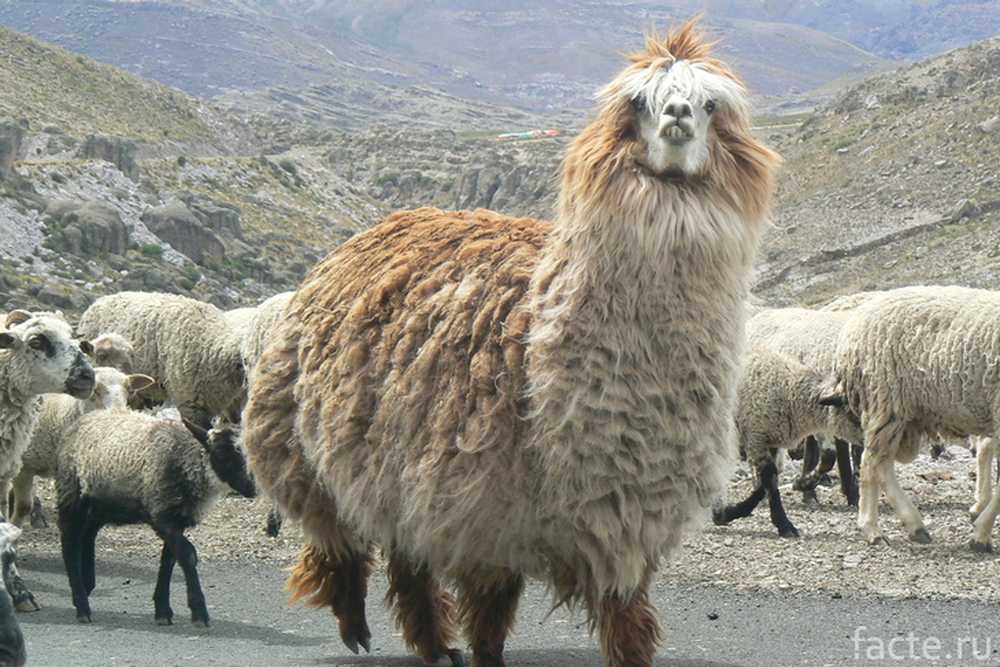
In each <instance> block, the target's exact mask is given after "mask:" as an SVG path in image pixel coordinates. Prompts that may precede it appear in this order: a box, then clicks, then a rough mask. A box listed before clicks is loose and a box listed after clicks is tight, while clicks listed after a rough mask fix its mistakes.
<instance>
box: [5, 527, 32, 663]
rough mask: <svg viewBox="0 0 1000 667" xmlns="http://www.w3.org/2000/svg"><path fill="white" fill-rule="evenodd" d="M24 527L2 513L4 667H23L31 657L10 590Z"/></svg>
mask: <svg viewBox="0 0 1000 667" xmlns="http://www.w3.org/2000/svg"><path fill="white" fill-rule="evenodd" d="M20 537H21V529H20V528H18V527H17V526H15V525H13V524H11V523H8V522H7V520H6V519H4V518H3V517H2V516H0V574H2V576H0V667H21V666H22V665H24V663H26V662H27V661H28V653H27V650H26V649H25V646H24V635H23V634H22V633H21V625H20V624H19V623H18V622H17V615H16V614H15V613H14V605H13V604H11V595H10V593H9V591H10V586H11V584H10V583H8V582H11V581H12V579H13V578H14V577H15V574H16V572H17V570H16V568H15V563H16V562H17V548H16V545H17V541H18V539H19V538H20Z"/></svg>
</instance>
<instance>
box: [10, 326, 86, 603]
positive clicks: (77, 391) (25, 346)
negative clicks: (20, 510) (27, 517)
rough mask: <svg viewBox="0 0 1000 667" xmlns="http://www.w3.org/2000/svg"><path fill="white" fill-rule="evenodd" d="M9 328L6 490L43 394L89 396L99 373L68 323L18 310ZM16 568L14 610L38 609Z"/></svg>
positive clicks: (83, 344) (12, 589)
mask: <svg viewBox="0 0 1000 667" xmlns="http://www.w3.org/2000/svg"><path fill="white" fill-rule="evenodd" d="M5 325H6V329H5V330H4V331H0V486H2V487H3V488H4V489H5V488H6V485H7V484H9V483H10V481H11V480H12V479H13V478H14V477H15V476H16V475H17V473H18V471H19V470H20V468H21V457H22V455H23V454H24V450H25V449H26V448H27V446H28V442H29V441H30V439H31V431H32V429H33V428H34V426H35V422H36V421H37V419H38V414H39V410H40V405H39V403H40V401H39V400H38V396H39V395H40V394H45V393H56V392H64V393H67V394H69V395H71V396H74V397H77V398H85V397H87V396H89V395H90V393H91V392H92V391H93V390H94V369H93V368H92V367H91V365H90V362H89V361H87V358H86V356H85V353H89V352H91V351H92V350H91V348H90V343H89V342H87V341H77V340H75V339H74V337H73V331H72V329H71V328H70V326H69V324H67V323H66V322H65V321H64V320H60V319H58V318H56V317H52V316H47V315H46V316H33V315H32V314H31V313H28V312H26V311H23V310H15V311H13V312H11V313H9V314H8V315H7V318H6V321H5ZM3 499H6V492H4V495H3ZM12 567H13V576H12V578H11V579H10V580H9V581H8V584H9V585H8V591H9V592H10V593H11V595H12V596H13V598H14V604H15V606H16V607H17V608H18V609H19V610H22V611H28V610H32V609H37V608H38V605H37V604H36V603H35V600H34V596H32V595H31V593H30V592H29V591H28V589H27V588H26V587H25V586H24V583H23V582H22V581H21V578H20V576H19V575H18V574H17V568H16V566H12Z"/></svg>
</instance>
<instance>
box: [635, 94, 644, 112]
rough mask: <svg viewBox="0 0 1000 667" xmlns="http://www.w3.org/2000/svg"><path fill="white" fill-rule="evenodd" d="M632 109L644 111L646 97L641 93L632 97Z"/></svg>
mask: <svg viewBox="0 0 1000 667" xmlns="http://www.w3.org/2000/svg"><path fill="white" fill-rule="evenodd" d="M632 109H633V110H635V112H636V113H642V112H643V111H645V110H646V98H645V97H643V96H642V95H639V96H638V97H633V98H632Z"/></svg>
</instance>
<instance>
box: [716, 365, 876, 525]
mask: <svg viewBox="0 0 1000 667" xmlns="http://www.w3.org/2000/svg"><path fill="white" fill-rule="evenodd" d="M833 384H834V383H833V380H832V375H830V376H827V375H823V374H821V373H820V372H818V371H817V370H815V369H814V368H812V367H810V366H806V365H805V364H802V363H799V362H798V361H797V360H795V359H793V358H792V357H790V356H787V355H785V354H781V353H779V352H775V351H773V350H771V349H768V348H767V347H764V346H760V345H758V346H757V347H754V348H753V349H752V350H751V352H750V355H749V358H748V359H747V364H746V367H745V368H744V370H743V377H742V378H741V379H740V384H739V388H738V389H737V397H738V409H737V413H736V430H737V433H738V434H739V438H740V444H741V446H742V447H743V448H744V450H745V451H746V454H747V461H749V463H750V465H751V466H752V467H753V469H754V471H755V472H756V480H757V482H756V485H755V487H754V489H753V492H752V493H751V494H750V496H749V497H748V498H747V499H746V500H744V501H743V502H741V503H738V504H736V505H729V506H726V507H724V508H719V509H716V510H715V511H714V512H713V520H714V521H715V523H716V524H717V525H726V524H728V523H729V522H731V521H733V520H734V519H740V518H743V517H746V516H749V515H750V513H751V512H753V510H754V509H755V508H756V507H757V505H758V504H760V501H761V500H763V499H764V496H765V495H767V497H768V502H769V504H770V509H771V523H773V524H774V526H775V527H776V528H777V529H778V534H779V535H780V536H781V537H798V536H799V531H798V529H796V528H795V526H794V525H793V524H792V522H791V521H790V520H789V519H788V516H787V515H786V514H785V509H784V507H783V506H782V504H781V494H780V492H779V491H778V468H777V465H776V464H775V460H774V455H773V453H772V452H773V450H775V449H788V448H790V447H794V446H795V445H796V444H798V443H799V442H800V441H801V440H802V438H804V437H805V436H806V435H808V434H810V433H817V432H820V431H825V430H827V429H830V428H834V429H836V430H837V431H838V432H839V433H842V434H857V435H858V436H859V437H860V433H859V431H860V424H858V423H857V420H856V418H854V416H853V415H851V413H850V412H849V411H847V410H846V409H844V405H845V400H844V397H843V396H840V395H837V394H836V393H835V392H834V391H833Z"/></svg>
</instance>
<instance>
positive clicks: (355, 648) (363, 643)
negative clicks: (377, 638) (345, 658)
mask: <svg viewBox="0 0 1000 667" xmlns="http://www.w3.org/2000/svg"><path fill="white" fill-rule="evenodd" d="M338 620H339V621H340V640H341V641H342V642H344V646H346V647H347V648H348V649H350V651H351V653H353V654H354V655H358V653H360V649H362V648H363V649H364V650H365V652H366V653H371V652H372V645H371V640H372V633H371V630H369V629H368V621H367V620H365V618H364V615H363V614H362V615H361V616H360V617H359V618H357V619H351V620H345V619H338Z"/></svg>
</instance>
